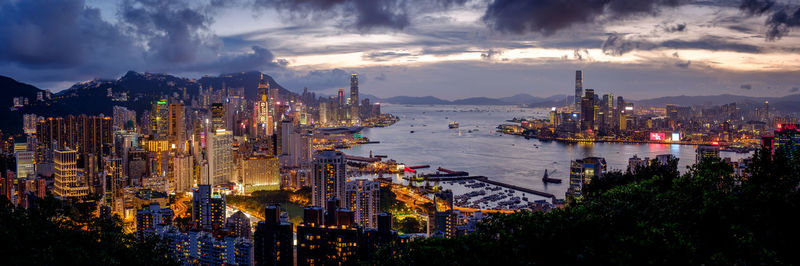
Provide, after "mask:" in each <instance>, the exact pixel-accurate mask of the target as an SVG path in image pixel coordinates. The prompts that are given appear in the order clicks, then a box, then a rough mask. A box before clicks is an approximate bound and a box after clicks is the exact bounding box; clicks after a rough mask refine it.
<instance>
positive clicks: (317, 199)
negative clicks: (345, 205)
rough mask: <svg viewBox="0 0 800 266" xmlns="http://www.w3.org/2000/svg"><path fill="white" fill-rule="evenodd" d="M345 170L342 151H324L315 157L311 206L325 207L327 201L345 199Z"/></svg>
mask: <svg viewBox="0 0 800 266" xmlns="http://www.w3.org/2000/svg"><path fill="white" fill-rule="evenodd" d="M345 170H346V169H345V158H344V153H342V152H341V151H335V150H323V151H320V152H319V153H317V154H315V155H314V178H313V181H312V184H311V205H313V206H325V202H326V200H327V199H330V198H339V199H343V198H344V190H345ZM326 207H327V206H326ZM325 211H334V210H327V209H326V210H325Z"/></svg>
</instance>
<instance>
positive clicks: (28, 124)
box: [22, 114, 39, 135]
mask: <svg viewBox="0 0 800 266" xmlns="http://www.w3.org/2000/svg"><path fill="white" fill-rule="evenodd" d="M36 123H39V116H37V115H35V114H24V115H22V131H23V132H24V133H25V134H27V135H34V134H36Z"/></svg>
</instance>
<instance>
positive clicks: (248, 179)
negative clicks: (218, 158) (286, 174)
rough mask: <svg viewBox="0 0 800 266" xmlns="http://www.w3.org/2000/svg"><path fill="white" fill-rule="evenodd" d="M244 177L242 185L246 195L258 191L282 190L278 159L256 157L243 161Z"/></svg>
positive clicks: (262, 156) (263, 156) (264, 156)
mask: <svg viewBox="0 0 800 266" xmlns="http://www.w3.org/2000/svg"><path fill="white" fill-rule="evenodd" d="M242 164H243V167H242V168H243V170H244V173H245V174H244V175H243V176H242V180H241V182H242V185H243V186H244V189H245V193H250V192H253V191H257V190H278V189H280V175H281V174H280V165H279V161H278V158H275V157H272V156H267V155H263V154H262V155H254V156H250V157H248V158H245V159H244V160H242Z"/></svg>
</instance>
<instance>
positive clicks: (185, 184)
mask: <svg viewBox="0 0 800 266" xmlns="http://www.w3.org/2000/svg"><path fill="white" fill-rule="evenodd" d="M172 162H173V176H174V177H173V182H172V183H171V184H172V187H171V189H170V190H171V191H175V192H177V193H181V192H189V191H191V189H192V187H193V186H194V175H193V172H194V171H193V169H194V158H193V157H192V156H191V155H187V154H183V153H179V154H177V155H175V157H174V158H173V159H172Z"/></svg>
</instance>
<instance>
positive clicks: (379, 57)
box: [361, 51, 412, 61]
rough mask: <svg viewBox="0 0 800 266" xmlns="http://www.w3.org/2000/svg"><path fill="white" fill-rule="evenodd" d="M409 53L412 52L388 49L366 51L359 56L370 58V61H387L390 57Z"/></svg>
mask: <svg viewBox="0 0 800 266" xmlns="http://www.w3.org/2000/svg"><path fill="white" fill-rule="evenodd" d="M411 55H412V54H411V53H409V52H392V51H388V52H374V53H366V54H364V55H362V56H361V57H362V58H364V59H367V60H372V61H389V60H392V59H396V58H400V57H406V56H411Z"/></svg>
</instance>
